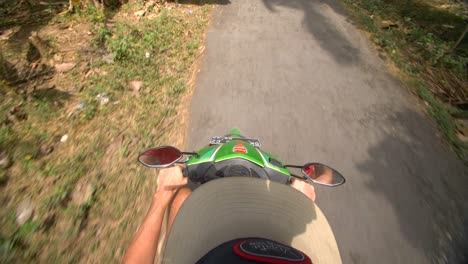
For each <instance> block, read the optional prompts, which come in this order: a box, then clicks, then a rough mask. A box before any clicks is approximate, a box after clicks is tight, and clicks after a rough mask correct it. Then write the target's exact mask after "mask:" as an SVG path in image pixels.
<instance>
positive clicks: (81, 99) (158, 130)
mask: <svg viewBox="0 0 468 264" xmlns="http://www.w3.org/2000/svg"><path fill="white" fill-rule="evenodd" d="M136 7H139V8H141V3H136V4H132V5H130V4H129V5H124V6H123V7H122V11H121V12H128V17H127V18H126V19H125V17H119V14H118V13H112V14H109V13H101V12H99V11H98V10H96V9H93V8H89V9H83V10H82V11H80V12H78V13H77V14H75V15H66V16H62V17H60V18H58V19H55V20H53V22H52V23H65V24H66V23H76V22H80V23H82V22H83V23H85V22H88V21H90V22H91V23H92V26H91V28H90V30H91V31H92V32H93V33H94V34H93V36H94V39H93V40H92V43H90V47H92V48H93V49H95V51H94V52H93V53H90V54H87V53H83V54H80V56H79V57H78V59H77V63H80V62H89V64H90V65H89V67H90V68H91V69H93V70H94V72H97V73H95V74H92V75H90V76H89V77H88V78H83V75H84V74H85V73H84V72H82V71H81V70H80V68H79V67H76V68H75V69H73V70H71V71H69V72H67V73H65V74H62V76H63V77H64V79H63V81H65V84H67V85H68V84H71V85H72V86H77V87H81V89H79V90H78V89H77V91H76V92H74V93H73V94H72V95H70V94H68V93H62V92H60V91H61V90H60V89H54V90H48V91H45V92H40V93H35V94H33V95H31V96H29V99H27V97H25V96H22V95H20V94H16V93H14V92H8V93H7V94H6V96H7V98H8V100H4V101H1V102H0V118H3V117H5V116H6V115H7V114H8V112H9V111H10V109H11V108H12V107H13V106H16V105H18V104H19V103H23V106H21V109H22V110H23V111H24V112H25V114H26V115H27V119H25V120H23V121H19V122H15V123H10V124H7V125H5V124H2V125H0V149H2V150H6V151H7V152H8V153H9V155H10V156H11V157H12V158H13V160H14V163H13V165H12V167H11V168H10V169H8V170H4V171H1V172H0V182H6V183H1V185H0V188H2V189H1V190H0V199H2V201H5V204H4V205H3V206H2V209H1V210H0V225H1V226H2V229H1V231H0V260H1V261H2V262H3V261H5V262H10V261H11V260H16V261H21V262H23V263H27V262H31V261H37V260H38V259H40V260H42V261H45V262H64V263H70V262H89V261H91V262H98V263H109V262H120V261H121V258H122V250H124V249H125V248H126V246H127V245H128V243H129V242H130V241H131V239H132V236H133V234H134V232H135V230H136V228H137V226H138V224H139V219H141V218H142V217H143V215H144V214H145V210H146V205H147V204H146V202H147V200H148V199H150V197H151V196H152V193H153V191H154V187H155V178H154V171H151V170H146V169H143V168H141V167H140V166H139V165H138V164H137V162H136V155H137V154H138V152H139V151H141V150H142V149H145V148H148V147H150V146H154V145H158V144H174V143H173V141H174V139H173V138H171V137H170V136H169V135H170V134H172V133H174V132H175V131H177V130H178V129H180V128H179V118H180V116H179V113H178V112H179V111H178V107H179V105H180V100H181V98H182V96H184V95H185V94H186V92H187V91H188V89H187V87H186V83H187V81H188V78H189V76H190V69H191V66H192V64H193V62H194V60H195V58H196V55H197V54H198V49H199V47H200V45H201V43H202V42H203V36H204V32H205V29H206V26H207V24H208V17H209V13H210V10H211V8H212V5H204V6H191V7H190V8H191V9H193V10H194V15H187V14H186V12H184V10H183V9H180V10H179V8H177V7H174V8H172V9H171V10H167V9H164V8H163V9H162V10H160V11H158V12H160V13H158V15H157V16H154V17H152V18H146V17H144V18H142V19H140V20H138V21H137V20H135V19H134V17H133V13H134V12H135V9H134V8H136ZM110 16H112V17H114V18H115V21H116V22H115V23H114V24H112V25H106V24H105V22H106V20H107V19H108V17H110ZM53 40H54V41H53V42H55V43H57V47H54V50H55V49H57V50H60V46H58V45H59V44H58V43H60V36H57V37H56V39H53ZM146 53H149V54H150V56H149V58H148V57H147V56H146ZM103 54H112V55H113V57H114V63H112V64H109V63H106V62H105V61H103V60H102V56H103ZM11 56H13V55H11ZM134 80H137V81H142V82H143V87H142V89H141V90H140V91H139V92H138V93H135V92H134V91H132V90H131V89H130V87H129V82H130V81H134ZM60 85H63V84H60ZM60 85H59V86H60ZM0 92H3V90H1V91H0ZM103 94H105V95H106V96H108V97H109V99H110V100H109V102H108V103H107V104H104V105H102V104H101V103H100V100H99V99H98V98H97V96H98V95H103ZM2 96H3V95H2ZM80 103H84V107H83V108H82V109H81V110H73V109H74V108H75V106H76V105H78V104H80ZM70 113H72V114H70ZM63 135H68V140H67V141H66V142H60V138H61V137H62V136H63ZM43 144H50V145H51V146H53V148H54V150H53V152H52V153H50V154H47V155H45V154H41V151H40V147H41V145H43ZM12 174H14V175H12ZM12 178H14V180H11V179H12ZM77 184H92V186H93V194H92V196H91V197H90V198H89V199H88V200H87V201H85V202H84V203H83V204H81V205H77V204H74V203H73V202H72V201H71V197H72V194H73V192H74V191H75V189H76V186H77ZM25 198H29V199H31V200H32V201H33V202H34V205H35V212H34V221H33V223H31V224H27V225H25V227H23V228H24V230H22V229H23V228H21V229H18V227H17V225H16V223H15V210H16V206H17V204H18V203H19V202H21V201H22V200H23V199H25ZM31 225H32V226H31ZM21 230H22V231H21ZM18 234H21V235H18ZM119 252H120V253H119Z"/></svg>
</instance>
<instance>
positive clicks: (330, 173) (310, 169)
mask: <svg viewBox="0 0 468 264" xmlns="http://www.w3.org/2000/svg"><path fill="white" fill-rule="evenodd" d="M302 173H303V174H304V175H305V176H306V177H307V179H309V180H311V181H313V182H315V183H318V184H321V185H326V186H331V187H334V186H338V185H342V184H343V183H345V181H346V180H345V177H343V175H341V174H340V173H339V172H338V171H336V170H334V169H332V168H330V167H328V166H327V165H324V164H320V163H307V164H306V165H304V166H303V167H302Z"/></svg>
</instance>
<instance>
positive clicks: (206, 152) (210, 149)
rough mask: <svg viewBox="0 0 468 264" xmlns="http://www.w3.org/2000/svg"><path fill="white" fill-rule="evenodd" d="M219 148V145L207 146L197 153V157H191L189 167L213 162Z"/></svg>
mask: <svg viewBox="0 0 468 264" xmlns="http://www.w3.org/2000/svg"><path fill="white" fill-rule="evenodd" d="M217 148H218V145H213V146H207V147H204V148H202V149H200V150H199V151H197V154H198V157H197V156H191V157H190V158H189V159H188V160H187V166H190V165H195V164H199V163H204V162H209V161H211V156H212V155H213V153H214V152H215V150H216V149H217Z"/></svg>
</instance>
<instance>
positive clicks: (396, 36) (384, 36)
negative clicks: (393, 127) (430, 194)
mask: <svg viewBox="0 0 468 264" xmlns="http://www.w3.org/2000/svg"><path fill="white" fill-rule="evenodd" d="M341 1H342V2H343V3H344V4H345V6H346V8H347V9H348V10H349V11H350V14H351V16H352V17H353V19H354V20H355V21H357V22H358V24H359V25H360V26H361V27H363V28H364V29H365V30H367V31H369V32H370V33H371V36H372V40H373V41H374V43H375V44H376V45H378V46H379V47H381V48H382V50H383V51H384V52H385V53H386V55H387V56H388V57H389V58H390V59H391V61H392V62H393V63H394V64H395V65H396V66H397V67H398V68H399V69H400V70H401V74H402V76H401V77H402V78H401V79H402V80H403V81H404V82H407V83H408V84H409V85H410V86H411V87H413V88H414V92H415V93H416V94H417V95H418V96H419V97H420V98H421V99H422V100H424V101H426V102H427V104H428V113H429V114H430V116H432V117H433V118H434V120H435V121H436V123H437V124H438V125H439V128H440V130H441V132H442V134H443V135H444V137H445V139H446V140H447V142H448V143H449V145H450V147H451V148H452V149H453V150H454V152H455V153H456V154H457V155H458V157H459V158H461V159H464V160H467V159H468V152H467V150H468V149H467V146H466V145H465V144H463V143H462V142H460V140H459V139H458V137H457V136H456V134H457V126H456V123H455V119H454V118H455V117H457V118H460V117H467V116H468V113H467V111H465V110H462V109H456V108H454V107H453V106H450V105H449V104H446V103H444V102H443V101H442V100H445V98H439V97H437V96H436V95H434V94H432V93H431V92H430V90H429V88H428V87H430V85H431V81H430V80H429V79H427V78H426V76H425V72H426V69H427V68H429V67H431V68H435V69H437V70H439V71H440V74H442V73H443V72H449V73H451V74H453V75H454V76H456V77H457V78H458V79H460V80H466V81H465V83H466V82H468V76H467V73H466V66H467V63H468V38H465V39H464V40H463V41H462V42H461V43H460V45H459V46H458V47H457V48H456V49H455V50H453V47H454V45H455V42H456V41H457V40H458V38H459V37H460V35H461V33H462V32H463V30H464V29H465V27H466V25H467V24H468V20H467V18H466V17H463V14H462V11H463V10H460V9H459V8H458V7H460V6H462V5H460V4H458V5H457V4H456V1H451V0H408V1H397V0H389V1H381V0H341ZM442 4H452V7H451V8H442V7H441V5H442ZM465 16H466V14H465ZM384 20H390V21H392V22H393V23H395V24H396V25H397V27H391V28H384V27H382V26H381V25H382V24H381V23H382V22H381V21H384ZM408 80H409V81H408ZM414 80H417V81H414ZM457 89H466V87H458V88H457Z"/></svg>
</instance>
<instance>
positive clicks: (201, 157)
mask: <svg viewBox="0 0 468 264" xmlns="http://www.w3.org/2000/svg"><path fill="white" fill-rule="evenodd" d="M239 142H241V144H242V146H244V147H245V148H246V149H247V153H245V154H244V153H237V152H234V147H235V146H236V145H237V144H238V143H239ZM218 148H219V150H218V151H217V152H216V156H215V157H214V158H213V159H212V156H213V153H214V152H215V151H216V149H218ZM260 152H261V153H263V157H264V159H263V158H262V156H261V154H260ZM197 154H198V157H196V156H191V157H190V158H189V159H188V161H187V166H190V165H195V164H200V163H204V162H220V161H224V160H228V159H235V158H242V159H246V160H248V161H250V162H252V163H255V164H257V165H258V166H260V167H268V168H270V169H273V170H276V171H278V172H280V173H283V174H285V175H288V176H290V175H291V173H290V172H289V171H288V170H287V169H286V168H282V167H277V166H275V165H273V164H271V163H270V162H269V160H270V157H271V158H274V159H276V160H278V158H276V156H274V155H272V154H269V153H266V152H263V151H261V150H260V149H257V148H255V147H254V146H252V145H250V144H249V143H247V142H245V141H238V140H235V141H231V142H227V143H224V144H222V145H212V146H207V147H204V148H202V149H200V150H199V151H197Z"/></svg>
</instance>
